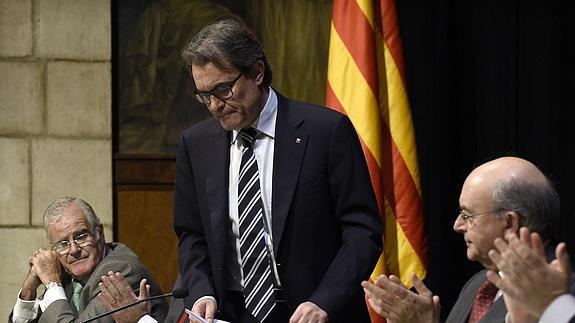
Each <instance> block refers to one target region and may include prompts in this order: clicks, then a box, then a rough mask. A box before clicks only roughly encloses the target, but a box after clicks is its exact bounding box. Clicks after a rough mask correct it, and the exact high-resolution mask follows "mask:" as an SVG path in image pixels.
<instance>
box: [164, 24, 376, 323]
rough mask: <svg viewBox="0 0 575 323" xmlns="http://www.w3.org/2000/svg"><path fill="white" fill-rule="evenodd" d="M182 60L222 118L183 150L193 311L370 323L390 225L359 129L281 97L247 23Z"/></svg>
mask: <svg viewBox="0 0 575 323" xmlns="http://www.w3.org/2000/svg"><path fill="white" fill-rule="evenodd" d="M182 56H183V59H184V61H185V62H186V65H187V66H186V67H187V68H188V70H189V72H190V75H191V77H192V79H193V83H194V86H195V88H194V91H195V98H196V99H197V100H199V101H200V102H202V103H204V104H206V106H207V108H208V110H209V111H210V113H211V114H212V116H213V117H214V118H210V119H209V120H205V121H203V122H200V123H198V124H196V125H194V126H193V127H191V128H189V129H187V130H185V131H184V133H183V135H182V138H181V141H180V145H179V152H178V159H177V176H176V187H175V196H174V228H175V231H176V234H177V235H178V238H179V240H180V243H179V262H180V271H181V275H182V282H183V286H184V287H187V288H188V289H189V291H190V296H189V297H188V298H187V299H186V306H187V307H188V308H189V307H191V308H192V310H193V311H194V312H196V313H198V314H199V315H200V316H202V317H204V318H206V319H208V320H210V319H212V318H214V317H217V318H221V319H224V320H228V321H233V322H234V323H235V322H262V321H264V322H287V321H288V320H290V322H310V321H314V322H326V321H327V320H329V321H330V322H340V321H341V322H365V321H368V320H369V318H368V316H367V310H366V305H365V302H364V299H363V293H362V291H361V288H360V286H359V283H360V282H361V281H362V280H364V279H366V278H367V277H369V275H370V273H371V272H372V269H373V267H374V265H375V263H376V261H377V258H378V256H379V254H380V252H381V247H382V242H381V241H382V240H381V234H382V231H381V230H382V228H381V226H382V224H381V220H380V217H379V215H378V211H377V205H376V201H375V197H374V193H373V190H372V187H371V182H370V177H369V173H368V171H367V166H366V162H365V159H364V156H363V152H362V149H361V145H360V142H359V140H358V137H357V135H356V133H355V130H354V128H353V126H352V124H351V122H350V120H349V119H348V118H347V117H346V116H344V115H342V114H340V113H338V112H335V111H332V110H330V109H327V108H324V107H319V106H314V105H310V104H306V103H302V102H296V101H292V100H289V99H286V98H284V97H283V96H281V95H280V94H279V93H277V92H276V91H274V90H273V89H272V88H271V87H270V83H271V79H272V74H271V69H270V66H269V63H268V61H267V58H266V56H265V54H264V52H263V50H262V48H261V45H260V43H259V41H258V40H257V39H256V37H255V36H254V34H253V33H252V32H251V31H249V30H248V29H247V28H246V27H245V26H244V25H243V24H242V23H240V22H238V21H236V20H232V19H226V20H221V21H218V22H216V23H214V24H211V25H209V26H207V27H205V28H204V29H203V30H202V31H200V32H199V33H198V34H197V35H196V36H195V37H194V38H193V39H192V40H191V41H190V43H189V44H188V45H187V46H186V48H185V49H184V51H183V53H182ZM246 174H248V175H246ZM254 250H257V251H254Z"/></svg>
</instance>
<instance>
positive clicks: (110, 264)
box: [8, 197, 168, 323]
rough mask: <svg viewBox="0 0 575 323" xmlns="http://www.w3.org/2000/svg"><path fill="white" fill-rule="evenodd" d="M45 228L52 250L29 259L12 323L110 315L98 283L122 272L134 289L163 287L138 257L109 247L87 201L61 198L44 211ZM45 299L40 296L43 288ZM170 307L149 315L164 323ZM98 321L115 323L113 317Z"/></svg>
mask: <svg viewBox="0 0 575 323" xmlns="http://www.w3.org/2000/svg"><path fill="white" fill-rule="evenodd" d="M44 228H45V229H46V233H47V235H48V239H49V240H50V244H51V246H52V249H51V250H46V249H42V248H40V249H39V250H37V251H36V252H35V253H34V254H33V255H32V256H31V257H30V260H29V264H30V267H29V270H28V274H27V275H26V278H25V279H24V282H23V283H22V289H21V290H20V293H19V294H18V299H17V301H16V305H15V306H14V310H13V311H12V314H11V315H10V318H9V319H8V321H9V322H14V323H20V322H81V321H84V320H86V319H89V318H92V317H94V316H97V315H99V314H103V313H104V312H106V308H105V307H104V305H103V304H102V303H101V302H100V301H99V300H98V298H97V296H98V294H99V293H100V288H99V287H98V284H99V283H100V281H101V279H102V276H104V275H107V274H108V272H109V271H113V272H120V273H122V274H123V276H124V277H125V278H126V280H127V282H128V283H129V284H130V286H132V288H134V289H136V288H138V286H139V284H140V281H141V280H142V279H143V278H146V279H147V281H148V284H149V285H150V287H151V295H158V294H161V290H160V287H159V286H158V284H157V283H156V281H155V280H154V279H153V277H152V275H151V274H150V273H149V272H148V270H147V269H146V267H145V266H144V264H142V262H141V261H140V260H139V259H138V256H136V254H135V253H134V252H132V251H131V250H130V249H129V248H128V247H127V246H125V245H123V244H121V243H106V239H105V238H104V227H103V226H102V224H101V223H100V219H99V218H98V216H97V215H96V213H95V212H94V210H93V209H92V207H91V206H90V204H88V203H87V202H86V201H84V200H82V199H80V198H75V197H62V198H59V199H57V200H56V201H54V202H52V203H51V204H50V205H49V206H48V208H47V209H46V211H45V212H44ZM42 284H44V285H45V286H46V291H45V293H44V295H43V297H41V298H38V297H36V290H37V289H38V287H39V286H40V285H42ZM167 311H168V305H167V304H166V302H165V301H164V300H163V299H159V300H155V301H153V302H152V304H151V315H152V316H153V317H155V318H156V319H157V320H158V321H163V320H164V317H165V316H166V313H167ZM96 322H100V323H103V322H107V323H108V322H109V323H112V322H114V319H113V318H112V316H106V317H103V318H101V319H99V320H97V321H96Z"/></svg>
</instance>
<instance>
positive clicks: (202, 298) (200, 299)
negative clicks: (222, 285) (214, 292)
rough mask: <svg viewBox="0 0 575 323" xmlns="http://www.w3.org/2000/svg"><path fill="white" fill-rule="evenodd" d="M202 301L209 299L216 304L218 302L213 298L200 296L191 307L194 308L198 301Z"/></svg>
mask: <svg viewBox="0 0 575 323" xmlns="http://www.w3.org/2000/svg"><path fill="white" fill-rule="evenodd" d="M204 299H211V300H213V301H214V302H215V303H216V304H218V302H216V298H215V297H213V296H202V297H200V298H198V299H197V300H196V301H195V302H194V305H192V307H194V306H196V304H198V303H199V302H200V301H203V300H204Z"/></svg>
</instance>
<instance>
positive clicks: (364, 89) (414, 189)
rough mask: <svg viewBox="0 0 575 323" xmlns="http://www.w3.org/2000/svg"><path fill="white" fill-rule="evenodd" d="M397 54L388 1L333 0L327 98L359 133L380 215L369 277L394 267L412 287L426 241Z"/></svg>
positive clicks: (396, 36) (424, 255) (421, 271)
mask: <svg viewBox="0 0 575 323" xmlns="http://www.w3.org/2000/svg"><path fill="white" fill-rule="evenodd" d="M402 55H403V53H402V45H401V38H400V35H399V27H398V23H397V15H396V11H395V3H394V0H334V2H333V14H332V21H331V32H330V44H329V60H328V72H327V74H328V75H327V79H328V84H327V95H326V105H327V106H328V107H331V108H333V109H335V110H338V111H340V112H342V113H345V114H347V115H348V116H349V118H350V119H351V121H352V123H353V125H354V127H355V129H356V131H357V133H358V134H359V136H360V139H361V141H362V146H363V151H364V153H365V157H366V160H367V163H368V167H369V172H370V175H371V181H372V185H373V188H374V191H375V193H376V196H377V202H378V206H379V211H380V214H381V216H382V218H383V221H384V228H385V229H384V234H383V237H382V238H383V244H384V251H383V253H382V254H381V257H380V259H379V261H378V263H377V265H376V268H375V269H374V271H373V273H372V276H371V278H372V279H375V278H376V277H377V276H379V275H380V274H387V275H390V274H394V275H397V276H398V277H399V278H400V279H401V280H402V281H403V283H404V284H406V285H408V286H411V279H410V277H411V273H412V272H415V273H416V274H417V275H418V276H419V277H420V278H423V277H425V267H426V258H427V244H426V239H425V232H424V223H423V211H422V199H421V187H420V183H419V168H418V165H417V151H416V147H415V136H414V131H413V123H412V120H411V112H410V108H409V102H408V99H407V92H406V85H405V74H404V69H403V57H402ZM370 314H371V318H372V322H383V321H384V320H383V319H382V318H380V317H378V316H377V314H375V313H374V312H373V311H370Z"/></svg>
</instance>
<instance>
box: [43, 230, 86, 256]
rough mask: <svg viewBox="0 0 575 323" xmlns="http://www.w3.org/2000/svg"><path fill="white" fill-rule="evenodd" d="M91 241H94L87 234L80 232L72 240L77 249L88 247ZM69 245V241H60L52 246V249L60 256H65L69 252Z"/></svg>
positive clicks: (70, 243)
mask: <svg viewBox="0 0 575 323" xmlns="http://www.w3.org/2000/svg"><path fill="white" fill-rule="evenodd" d="M93 240H94V239H93V237H92V235H91V234H90V233H89V232H82V233H80V234H78V235H77V236H76V237H75V238H74V243H75V244H76V246H77V247H78V248H84V247H86V246H88V245H89V244H90V243H91V242H92V241H93ZM71 245H72V242H71V241H69V240H62V241H58V242H56V243H55V244H54V245H53V246H52V249H53V250H54V251H56V252H57V253H58V254H60V255H65V254H67V253H68V252H69V251H70V246H71Z"/></svg>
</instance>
